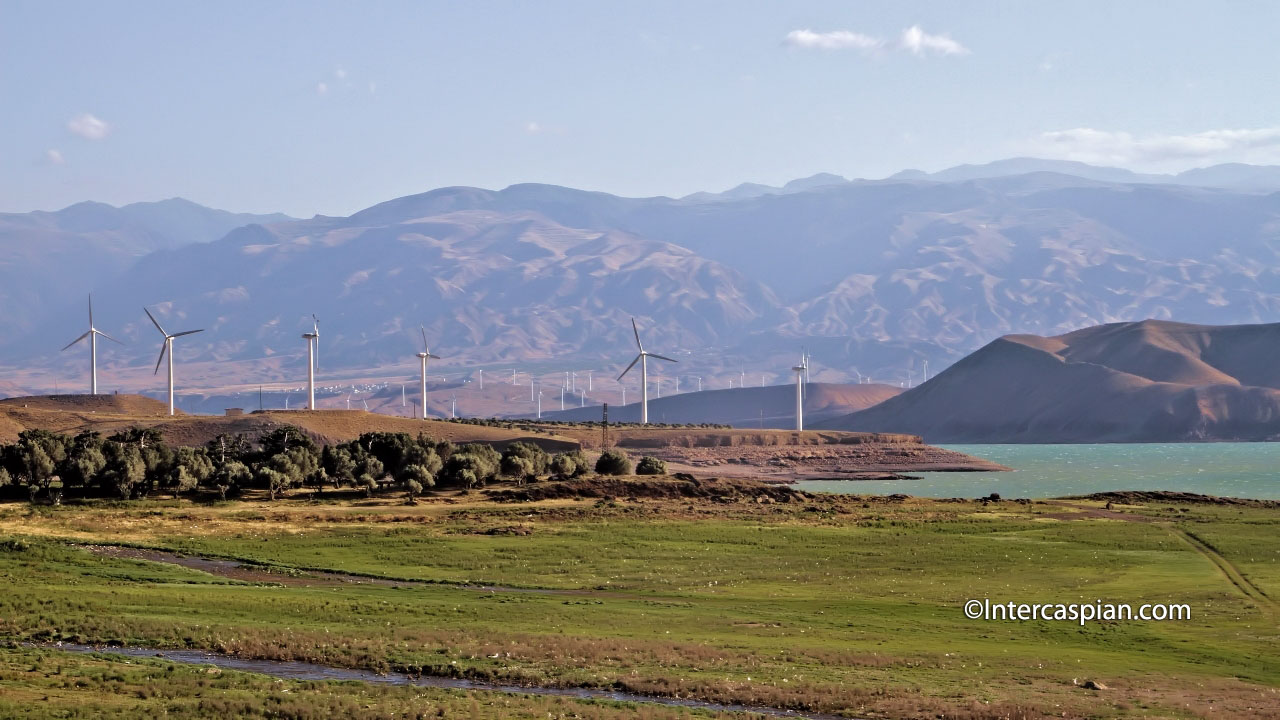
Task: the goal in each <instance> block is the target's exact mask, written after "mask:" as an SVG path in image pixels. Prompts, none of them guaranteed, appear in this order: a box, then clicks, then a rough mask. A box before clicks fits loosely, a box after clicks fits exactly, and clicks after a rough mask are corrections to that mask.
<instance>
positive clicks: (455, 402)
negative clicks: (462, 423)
mask: <svg viewBox="0 0 1280 720" xmlns="http://www.w3.org/2000/svg"><path fill="white" fill-rule="evenodd" d="M449 417H452V418H454V419H455V420H456V419H457V417H458V395H457V394H456V393H455V394H454V396H453V407H452V408H451V409H450V410H449Z"/></svg>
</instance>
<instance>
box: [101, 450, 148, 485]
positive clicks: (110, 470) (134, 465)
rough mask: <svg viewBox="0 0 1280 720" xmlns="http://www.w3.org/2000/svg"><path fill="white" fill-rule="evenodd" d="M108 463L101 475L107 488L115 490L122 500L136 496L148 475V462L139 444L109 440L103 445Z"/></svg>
mask: <svg viewBox="0 0 1280 720" xmlns="http://www.w3.org/2000/svg"><path fill="white" fill-rule="evenodd" d="M102 449H103V454H104V455H106V458H107V464H106V466H105V467H104V468H103V470H102V474H101V477H102V479H103V484H104V486H105V487H106V488H107V489H110V490H112V491H114V492H115V493H116V494H117V495H119V496H120V499H121V500H128V499H129V498H131V497H134V496H135V495H136V494H137V493H138V492H139V489H140V488H141V487H142V486H143V483H144V481H145V479H146V476H147V464H146V462H145V461H143V459H142V451H141V449H139V447H138V446H137V445H132V444H125V443H121V442H115V441H111V440H108V441H107V442H106V443H104V444H103V446H102Z"/></svg>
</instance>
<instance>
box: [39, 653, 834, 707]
mask: <svg viewBox="0 0 1280 720" xmlns="http://www.w3.org/2000/svg"><path fill="white" fill-rule="evenodd" d="M29 647H35V648H41V649H47V650H61V651H63V652H72V653H102V654H109V655H123V656H125V657H130V658H146V659H153V660H168V661H169V662H175V663H184V664H188V665H212V666H213V667H217V668H223V669H226V670H239V671H242V672H252V673H260V674H263V675H269V676H271V677H277V678H281V679H285V680H312V681H324V680H354V681H358V682H366V683H378V684H382V685H412V686H414V687H430V688H442V689H446V690H483V691H486V692H502V693H512V694H517V695H543V696H556V697H567V698H577V699H580V700H607V701H611V702H623V703H638V704H647V705H664V706H668V707H681V708H690V709H694V710H707V711H711V712H738V713H754V714H756V715H763V716H766V717H778V718H809V719H810V720H848V719H847V718H841V717H840V716H837V715H826V714H821V713H805V712H796V711H791V710H780V709H778V708H768V707H753V706H750V705H735V704H720V703H713V702H703V701H701V700H692V699H686V698H668V697H659V696H653V695H639V694H635V693H628V692H623V691H620V690H597V689H591V688H557V687H536V686H534V687H526V686H523V685H505V684H503V683H496V682H485V681H481V680H462V679H458V678H447V677H434V676H423V675H408V674H406V673H395V672H392V673H386V674H382V673H375V672H373V671H370V670H351V669H348V668H336V667H328V666H326V665H314V664H312V663H304V662H291V661H283V660H247V659H244V658H239V657H235V656H233V655H223V654H221V653H212V652H206V651H203V650H162V649H159V648H142V647H112V646H95V645H77V644H74V643H53V644H45V645H36V644H33V645H29Z"/></svg>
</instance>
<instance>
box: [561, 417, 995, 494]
mask: <svg viewBox="0 0 1280 720" xmlns="http://www.w3.org/2000/svg"><path fill="white" fill-rule="evenodd" d="M560 432H561V433H562V434H564V435H567V436H570V437H574V438H576V439H578V440H579V441H581V442H582V445H583V447H585V448H589V449H598V448H599V447H600V442H601V433H600V428H599V427H593V428H586V427H576V428H568V429H562V430H560ZM610 433H611V442H612V444H613V445H614V446H615V447H618V448H620V449H622V450H623V451H624V452H626V453H628V454H629V455H631V456H632V458H633V459H634V458H639V457H641V456H643V455H652V456H654V457H657V458H660V459H662V460H665V461H666V462H667V463H668V465H669V469H670V470H671V471H672V472H676V471H681V472H693V473H697V474H700V475H705V474H707V473H709V472H710V473H714V474H715V475H719V476H727V477H739V478H756V479H771V480H777V481H790V480H797V479H808V478H845V479H851V480H856V479H863V478H869V477H881V476H886V475H891V474H894V473H903V472H924V471H982V470H987V471H992V470H1008V468H1006V467H1004V466H1002V465H998V464H996V463H993V462H989V461H986V460H983V459H982V458H977V457H973V456H972V455H966V454H964V453H960V452H956V451H954V450H947V449H945V448H939V447H934V446H931V445H926V444H924V442H923V441H921V439H920V437H919V436H917V435H904V434H896V433H862V432H833V431H829V430H828V431H816V430H805V431H802V432H796V431H794V430H745V429H743V430H718V429H702V428H648V427H646V428H641V427H624V428H620V429H619V428H611V429H610Z"/></svg>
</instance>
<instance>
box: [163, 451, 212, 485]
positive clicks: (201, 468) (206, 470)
mask: <svg viewBox="0 0 1280 720" xmlns="http://www.w3.org/2000/svg"><path fill="white" fill-rule="evenodd" d="M172 464H173V469H172V470H170V473H169V487H170V488H171V489H173V490H174V492H175V493H179V492H188V491H191V490H194V489H195V488H196V487H197V486H199V485H203V484H205V483H206V482H208V480H209V478H211V477H212V476H213V474H214V471H215V468H214V465H213V460H211V459H210V458H209V456H208V455H207V454H206V453H205V451H204V450H203V449H201V448H189V447H180V448H178V449H177V450H176V451H175V452H174V456H173V463H172Z"/></svg>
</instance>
